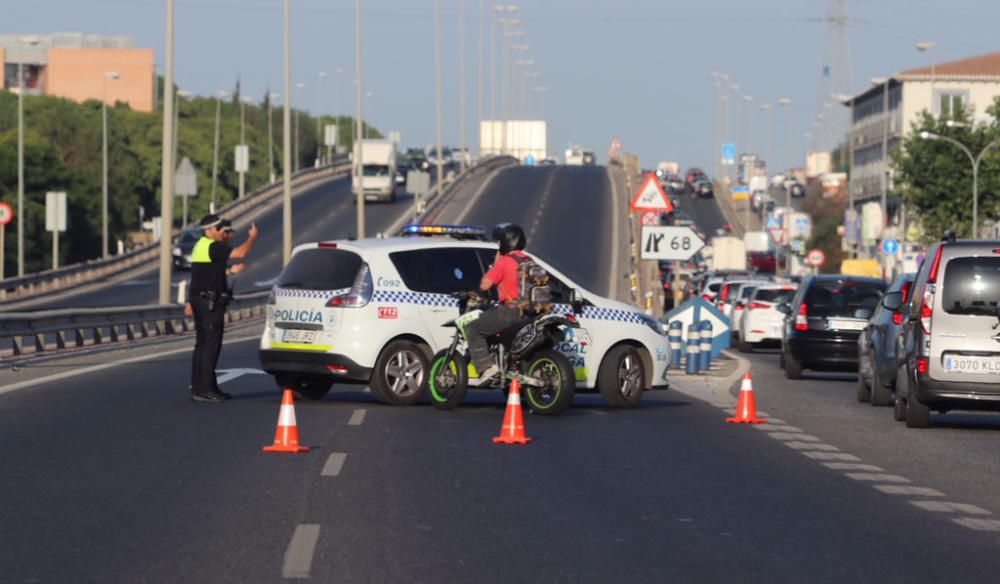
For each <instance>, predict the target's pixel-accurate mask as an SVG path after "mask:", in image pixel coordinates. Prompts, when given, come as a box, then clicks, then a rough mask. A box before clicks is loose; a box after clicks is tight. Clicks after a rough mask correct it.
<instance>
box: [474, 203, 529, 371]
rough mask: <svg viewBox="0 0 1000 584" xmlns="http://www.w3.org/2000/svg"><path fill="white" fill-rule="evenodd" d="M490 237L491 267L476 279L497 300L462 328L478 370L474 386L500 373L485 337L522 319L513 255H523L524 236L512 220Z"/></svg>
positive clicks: (516, 263)
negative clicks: (495, 246) (494, 251)
mask: <svg viewBox="0 0 1000 584" xmlns="http://www.w3.org/2000/svg"><path fill="white" fill-rule="evenodd" d="M493 239H494V241H496V242H497V243H499V244H500V246H499V247H500V249H499V250H498V251H497V255H496V260H495V261H494V262H493V266H492V267H491V268H490V270H489V271H488V272H486V274H485V275H484V276H483V279H482V280H481V281H480V282H479V290H480V291H482V292H489V291H490V290H491V289H492V288H493V287H494V286H496V288H497V296H498V298H499V303H498V304H497V305H496V306H495V307H493V308H491V309H489V310H487V311H484V312H483V313H482V314H481V315H480V316H479V318H477V319H476V320H474V321H472V322H471V323H469V325H468V326H467V327H466V329H465V336H466V340H467V342H468V344H469V355H470V356H471V357H472V363H473V364H474V365H475V367H476V371H478V372H479V382H478V384H477V385H484V384H486V383H487V382H489V381H490V380H492V379H493V378H494V377H496V376H497V374H499V373H500V368H499V367H498V366H497V364H496V363H495V362H493V359H492V358H491V356H490V350H489V347H488V346H487V344H486V339H487V338H488V337H489V336H491V335H495V334H496V333H498V332H500V331H502V330H504V329H507V328H508V327H511V326H513V325H515V324H517V323H518V322H520V321H521V320H522V318H523V316H522V314H521V309H520V308H519V307H518V306H517V303H516V302H517V296H518V274H517V273H518V265H519V261H518V259H517V258H524V257H527V256H525V254H524V252H523V251H522V250H523V249H524V246H525V245H526V244H527V239H528V238H527V237H526V236H525V235H524V230H523V229H521V228H520V227H519V226H517V225H514V224H513V223H500V224H499V225H497V226H496V227H494V228H493Z"/></svg>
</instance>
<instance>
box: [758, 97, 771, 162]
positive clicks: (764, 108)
mask: <svg viewBox="0 0 1000 584" xmlns="http://www.w3.org/2000/svg"><path fill="white" fill-rule="evenodd" d="M760 111H762V112H766V113H767V150H766V156H767V158H766V159H765V163H766V164H768V165H772V164H774V160H773V159H772V158H771V155H772V154H773V149H772V145H773V143H774V108H773V107H771V104H769V103H762V104H760Z"/></svg>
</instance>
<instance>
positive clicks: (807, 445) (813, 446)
mask: <svg viewBox="0 0 1000 584" xmlns="http://www.w3.org/2000/svg"><path fill="white" fill-rule="evenodd" d="M782 444H784V445H785V446H787V447H789V448H794V449H795V450H826V451H828V452H834V451H837V450H840V449H839V448H837V447H836V446H832V445H830V444H819V443H816V442H782Z"/></svg>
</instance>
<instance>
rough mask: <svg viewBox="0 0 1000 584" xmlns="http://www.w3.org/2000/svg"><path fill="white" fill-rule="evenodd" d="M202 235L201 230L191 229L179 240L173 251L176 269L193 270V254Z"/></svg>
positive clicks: (182, 234)
mask: <svg viewBox="0 0 1000 584" xmlns="http://www.w3.org/2000/svg"><path fill="white" fill-rule="evenodd" d="M201 235H202V233H201V230H200V229H189V230H187V231H185V232H184V233H181V235H180V237H178V238H177V243H175V244H174V249H173V257H174V267H175V268H177V269H178V270H190V269H191V252H192V251H194V244H196V243H198V240H199V239H201Z"/></svg>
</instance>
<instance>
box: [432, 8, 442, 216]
mask: <svg viewBox="0 0 1000 584" xmlns="http://www.w3.org/2000/svg"><path fill="white" fill-rule="evenodd" d="M441 99H442V95H441V0H434V112H435V114H434V116H435V123H434V146H435V149H436V152H437V154H436V155H435V157H434V158H435V160H434V162H435V167H436V168H435V172H436V173H437V176H436V177H435V181H434V189H435V191H436V192H437V195H436V196H437V197H439V198H440V196H441V190H442V188H443V187H442V182H443V179H444V161H443V160H442V159H441V142H442V140H443V134H444V115H443V108H442V106H441Z"/></svg>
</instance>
